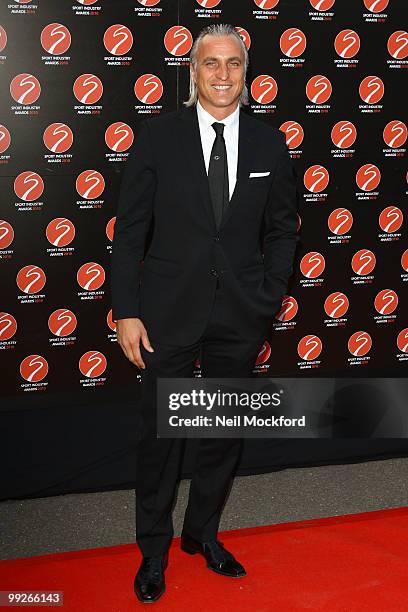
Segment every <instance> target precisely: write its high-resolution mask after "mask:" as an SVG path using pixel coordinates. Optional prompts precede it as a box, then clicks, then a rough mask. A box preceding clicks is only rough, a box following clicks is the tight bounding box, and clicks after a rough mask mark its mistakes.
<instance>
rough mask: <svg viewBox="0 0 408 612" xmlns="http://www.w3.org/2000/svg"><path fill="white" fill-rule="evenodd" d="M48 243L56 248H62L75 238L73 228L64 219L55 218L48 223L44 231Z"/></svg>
mask: <svg viewBox="0 0 408 612" xmlns="http://www.w3.org/2000/svg"><path fill="white" fill-rule="evenodd" d="M45 235H46V236H47V239H48V242H50V243H51V244H53V245H54V246H56V247H64V246H67V244H70V242H72V241H73V239H74V238H75V226H74V224H73V223H72V221H70V220H69V219H66V218H65V217H57V218H56V219H53V220H52V221H50V222H49V224H48V225H47V229H46V230H45Z"/></svg>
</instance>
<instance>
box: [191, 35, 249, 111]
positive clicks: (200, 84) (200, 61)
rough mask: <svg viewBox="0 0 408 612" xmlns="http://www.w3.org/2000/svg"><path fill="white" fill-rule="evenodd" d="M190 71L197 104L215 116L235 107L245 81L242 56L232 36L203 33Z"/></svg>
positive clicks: (238, 45) (242, 53) (237, 42)
mask: <svg viewBox="0 0 408 612" xmlns="http://www.w3.org/2000/svg"><path fill="white" fill-rule="evenodd" d="M191 73H192V77H193V79H194V81H195V83H196V84H197V90H198V99H199V100H200V104H201V105H202V106H203V108H205V110H206V111H207V112H208V113H210V115H212V116H213V117H215V118H216V119H219V120H220V119H225V117H227V116H228V115H230V114H231V113H232V112H233V111H234V110H235V109H236V107H237V105H238V100H239V97H240V95H241V92H242V89H243V87H244V83H245V57H244V51H243V49H242V47H241V45H240V44H239V41H238V40H236V38H235V37H234V36H209V35H206V36H204V38H203V39H202V40H201V41H200V43H199V45H198V49H197V63H196V66H195V68H194V67H193V66H191Z"/></svg>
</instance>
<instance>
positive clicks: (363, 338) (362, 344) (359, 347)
mask: <svg viewBox="0 0 408 612" xmlns="http://www.w3.org/2000/svg"><path fill="white" fill-rule="evenodd" d="M372 344H373V343H372V340H371V336H370V334H369V333H367V332H365V331H357V332H355V333H354V334H353V335H352V336H350V338H349V340H348V343H347V347H348V350H349V351H350V353H351V354H352V355H354V357H364V355H367V353H368V352H369V350H370V349H371V346H372Z"/></svg>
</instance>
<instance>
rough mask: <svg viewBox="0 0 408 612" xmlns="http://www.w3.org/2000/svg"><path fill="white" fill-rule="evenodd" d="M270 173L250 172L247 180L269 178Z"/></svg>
mask: <svg viewBox="0 0 408 612" xmlns="http://www.w3.org/2000/svg"><path fill="white" fill-rule="evenodd" d="M269 175H270V172H251V173H250V175H249V178H256V177H259V176H269Z"/></svg>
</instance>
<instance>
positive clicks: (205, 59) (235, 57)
mask: <svg viewBox="0 0 408 612" xmlns="http://www.w3.org/2000/svg"><path fill="white" fill-rule="evenodd" d="M237 60H238V61H239V62H242V59H241V58H240V57H238V56H234V57H229V58H228V61H229V62H231V61H237ZM202 61H203V62H208V61H211V62H216V61H217V58H216V57H205V58H204V59H203V60H202Z"/></svg>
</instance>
